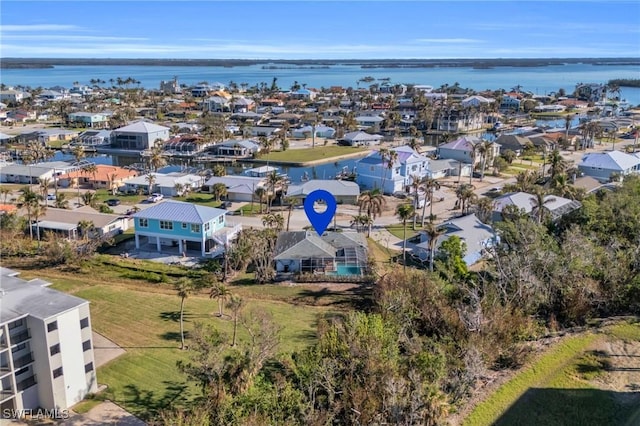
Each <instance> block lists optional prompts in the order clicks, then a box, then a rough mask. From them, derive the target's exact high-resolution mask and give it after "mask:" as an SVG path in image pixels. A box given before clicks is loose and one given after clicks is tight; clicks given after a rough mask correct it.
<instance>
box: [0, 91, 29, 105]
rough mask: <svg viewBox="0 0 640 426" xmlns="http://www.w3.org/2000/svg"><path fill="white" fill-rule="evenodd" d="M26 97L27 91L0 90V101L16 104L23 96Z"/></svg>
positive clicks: (27, 95)
mask: <svg viewBox="0 0 640 426" xmlns="http://www.w3.org/2000/svg"><path fill="white" fill-rule="evenodd" d="M28 97H30V95H29V94H28V93H25V92H22V91H20V90H0V101H2V102H6V103H9V104H17V103H19V102H22V100H23V99H24V98H28Z"/></svg>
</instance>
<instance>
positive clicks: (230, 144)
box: [208, 139, 260, 158]
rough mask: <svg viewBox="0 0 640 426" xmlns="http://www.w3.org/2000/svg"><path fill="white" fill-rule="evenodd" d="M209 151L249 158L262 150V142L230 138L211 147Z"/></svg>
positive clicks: (226, 155) (225, 155)
mask: <svg viewBox="0 0 640 426" xmlns="http://www.w3.org/2000/svg"><path fill="white" fill-rule="evenodd" d="M208 151H209V152H210V153H211V154H213V155H219V156H223V157H238V158H247V157H252V156H253V155H254V154H255V153H257V152H260V142H258V141H256V140H253V139H242V140H237V139H229V140H226V141H224V142H222V143H219V144H217V145H214V146H212V147H210V148H209V150H208Z"/></svg>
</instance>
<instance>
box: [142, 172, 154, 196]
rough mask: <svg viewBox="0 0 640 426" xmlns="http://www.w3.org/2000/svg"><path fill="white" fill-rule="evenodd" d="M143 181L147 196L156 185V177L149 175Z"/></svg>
mask: <svg viewBox="0 0 640 426" xmlns="http://www.w3.org/2000/svg"><path fill="white" fill-rule="evenodd" d="M144 180H146V181H147V186H148V188H149V189H148V192H149V194H151V193H153V187H154V186H155V184H156V175H154V174H153V173H149V174H148V175H147V176H145V178H144Z"/></svg>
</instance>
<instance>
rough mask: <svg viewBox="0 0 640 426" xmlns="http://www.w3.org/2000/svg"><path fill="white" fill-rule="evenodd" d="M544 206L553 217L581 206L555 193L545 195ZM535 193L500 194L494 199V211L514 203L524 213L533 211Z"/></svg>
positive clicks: (499, 210)
mask: <svg viewBox="0 0 640 426" xmlns="http://www.w3.org/2000/svg"><path fill="white" fill-rule="evenodd" d="M544 199H545V205H544V206H545V207H546V208H547V209H548V210H549V212H551V216H552V217H553V218H554V219H555V218H558V217H560V216H562V215H563V214H566V213H569V212H570V211H573V210H575V209H578V208H580V207H581V206H582V204H581V203H580V202H579V201H575V200H570V199H569V198H564V197H558V196H557V195H547V196H545V197H544ZM534 201H535V195H533V194H529V193H527V192H511V193H508V194H504V195H501V196H500V197H498V198H496V199H495V200H494V203H493V205H494V209H493V210H494V211H495V212H502V209H504V208H505V207H506V206H507V205H510V204H512V205H515V206H516V207H517V208H519V209H522V210H524V211H525V212H526V213H531V212H532V211H533V205H534Z"/></svg>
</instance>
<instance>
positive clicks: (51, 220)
mask: <svg viewBox="0 0 640 426" xmlns="http://www.w3.org/2000/svg"><path fill="white" fill-rule="evenodd" d="M82 221H86V222H89V223H91V229H88V230H87V231H86V232H88V234H87V235H82V231H81V229H80V228H79V226H78V224H79V223H80V222H82ZM129 221H130V219H129V218H128V217H126V216H119V215H115V214H106V213H98V212H97V211H95V210H93V209H92V208H91V207H89V206H84V207H80V208H78V209H75V210H67V209H56V208H53V207H49V208H47V210H46V211H45V212H44V215H42V216H40V217H39V218H38V222H37V223H34V224H32V225H31V228H32V229H33V235H35V236H36V238H39V239H40V238H42V237H44V236H45V235H46V233H48V232H53V233H56V234H58V235H60V236H62V237H64V238H68V239H71V240H75V239H81V238H85V237H86V238H92V239H93V238H109V237H114V236H116V235H118V234H122V233H123V232H124V231H126V230H127V229H129ZM38 230H39V232H40V234H39V235H38Z"/></svg>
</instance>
